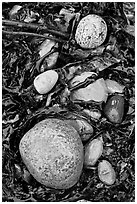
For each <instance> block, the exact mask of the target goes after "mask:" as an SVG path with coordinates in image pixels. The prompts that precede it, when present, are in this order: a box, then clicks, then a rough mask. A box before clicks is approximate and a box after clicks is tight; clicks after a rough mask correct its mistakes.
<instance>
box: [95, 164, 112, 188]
mask: <svg viewBox="0 0 137 204" xmlns="http://www.w3.org/2000/svg"><path fill="white" fill-rule="evenodd" d="M98 176H99V178H100V180H101V181H102V182H103V183H105V184H107V185H112V184H113V183H114V182H115V180H116V174H115V171H114V169H113V167H112V165H111V164H110V163H109V162H108V161H106V160H102V161H101V162H100V163H99V165H98Z"/></svg>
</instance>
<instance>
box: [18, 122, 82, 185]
mask: <svg viewBox="0 0 137 204" xmlns="http://www.w3.org/2000/svg"><path fill="white" fill-rule="evenodd" d="M19 150H20V154H21V157H22V159H23V161H24V163H25V165H26V167H27V168H28V170H29V172H30V173H31V174H32V176H33V177H34V178H35V179H36V180H37V181H38V182H40V183H41V184H43V185H45V186H47V187H51V188H55V189H68V188H70V187H72V186H73V185H75V184H76V183H77V182H78V180H79V178H80V175H81V172H82V168H83V157H84V155H83V145H82V142H81V139H80V136H79V134H78V133H77V131H76V130H75V129H74V128H73V127H72V126H70V125H68V124H67V123H66V122H64V121H62V120H58V119H45V120H43V121H41V122H39V123H38V124H36V125H35V126H34V127H33V128H32V129H30V130H29V131H28V132H27V133H26V134H25V135H24V136H23V138H22V139H21V141H20V145H19Z"/></svg>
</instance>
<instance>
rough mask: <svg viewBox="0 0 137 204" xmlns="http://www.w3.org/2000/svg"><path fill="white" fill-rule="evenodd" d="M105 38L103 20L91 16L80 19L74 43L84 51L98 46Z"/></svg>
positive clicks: (105, 31)
mask: <svg viewBox="0 0 137 204" xmlns="http://www.w3.org/2000/svg"><path fill="white" fill-rule="evenodd" d="M106 36H107V24H106V22H105V21H104V19H103V18H101V17H100V16H98V15H95V14H91V15H87V16H85V17H84V18H82V19H81V21H80V22H79V24H78V27H77V29H76V34H75V39H76V42H77V43H78V44H79V45H80V46H81V47H82V48H85V49H91V48H96V47H98V46H100V45H101V44H102V43H103V42H104V41H105V39H106Z"/></svg>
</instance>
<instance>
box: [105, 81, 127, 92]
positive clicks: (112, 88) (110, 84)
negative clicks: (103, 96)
mask: <svg viewBox="0 0 137 204" xmlns="http://www.w3.org/2000/svg"><path fill="white" fill-rule="evenodd" d="M105 82H106V85H107V88H108V93H110V94H113V93H115V92H117V93H123V90H124V86H122V85H120V84H119V83H118V82H116V81H114V80H110V79H106V80H105Z"/></svg>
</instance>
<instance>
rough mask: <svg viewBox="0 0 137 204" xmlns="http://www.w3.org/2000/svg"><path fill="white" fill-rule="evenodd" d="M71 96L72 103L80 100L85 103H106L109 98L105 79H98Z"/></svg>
mask: <svg viewBox="0 0 137 204" xmlns="http://www.w3.org/2000/svg"><path fill="white" fill-rule="evenodd" d="M70 96H71V100H72V101H75V100H76V101H77V100H79V101H84V102H90V101H95V102H103V101H105V102H106V100H107V97H108V93H107V87H106V83H105V81H104V79H103V78H101V79H98V80H96V81H95V82H93V83H91V84H89V85H88V86H87V87H85V88H80V89H78V90H76V91H73V92H72V93H71V95H70Z"/></svg>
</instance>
